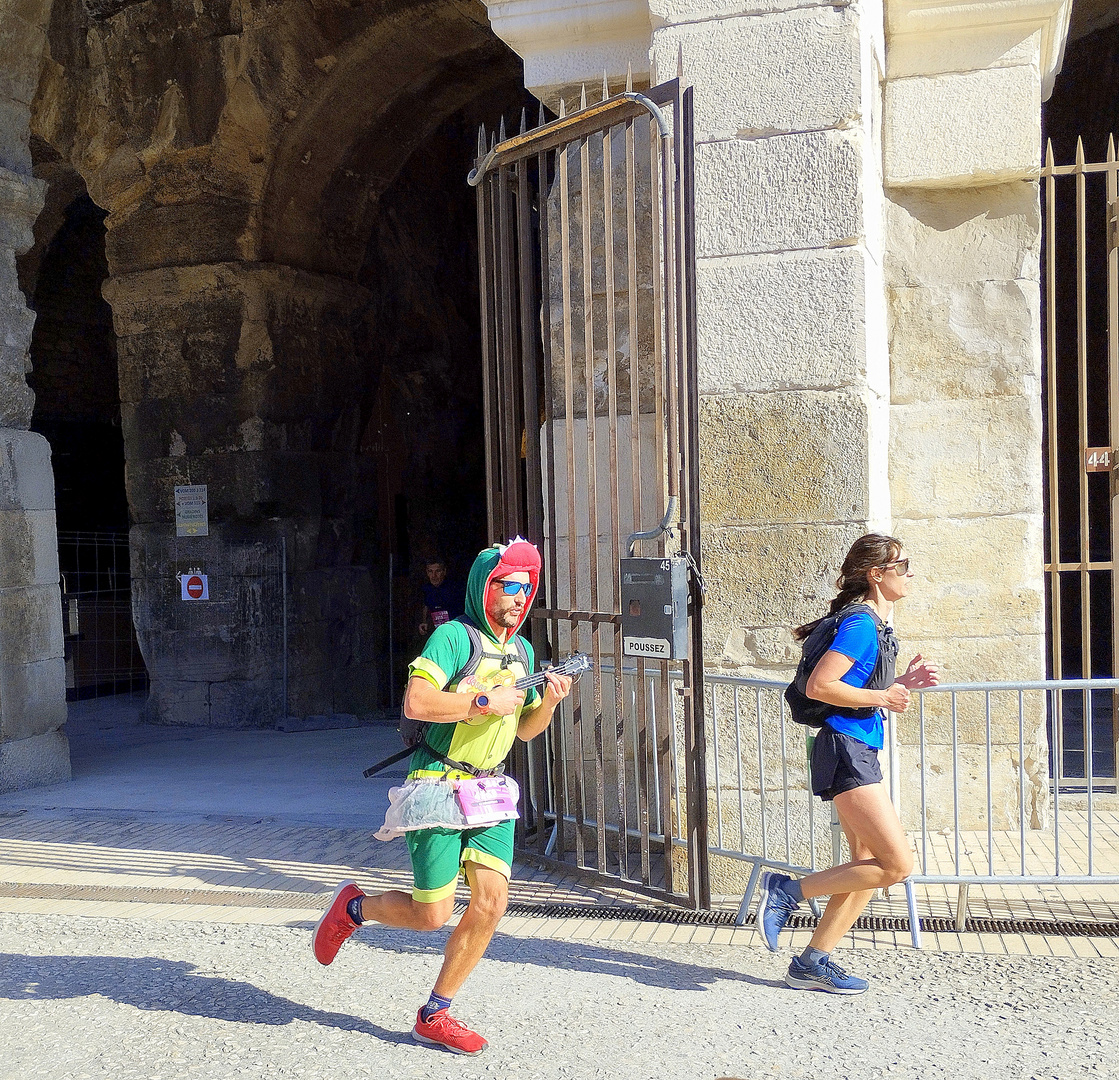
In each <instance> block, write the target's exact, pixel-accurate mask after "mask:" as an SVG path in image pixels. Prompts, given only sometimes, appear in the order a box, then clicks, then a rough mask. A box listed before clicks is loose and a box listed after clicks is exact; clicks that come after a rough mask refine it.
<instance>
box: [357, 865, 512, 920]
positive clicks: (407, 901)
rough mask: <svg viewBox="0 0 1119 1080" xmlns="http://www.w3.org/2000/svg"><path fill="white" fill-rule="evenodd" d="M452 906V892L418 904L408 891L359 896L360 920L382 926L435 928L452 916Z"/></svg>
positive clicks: (391, 891) (453, 905) (453, 899)
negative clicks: (443, 896)
mask: <svg viewBox="0 0 1119 1080" xmlns="http://www.w3.org/2000/svg"><path fill="white" fill-rule="evenodd" d="M498 876H499V877H500V876H501V875H500V874H499V875H498ZM454 909H455V898H454V895H453V894H452V895H451V896H447V897H445V898H444V899H442V900H436V901H435V903H433V904H421V903H420V902H419V901H418V900H414V899H413V898H412V896H411V894H410V893H406V892H399V891H398V890H396V889H393V890H390V891H389V892H383V893H376V894H375V895H371V896H363V897H362V898H361V918H362V921H363V922H370V921H372V922H379V923H381V925H382V926H395V927H398V928H399V929H402V930H438V929H439V927H441V926H442V925H443V924H444V923H445V922H446V921H447V920H448V919H449V918H450V917H451V913H452V912H453V911H454Z"/></svg>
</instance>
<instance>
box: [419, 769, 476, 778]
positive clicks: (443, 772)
mask: <svg viewBox="0 0 1119 1080" xmlns="http://www.w3.org/2000/svg"><path fill="white" fill-rule="evenodd" d="M421 776H422V777H433V778H434V779H436V780H441V779H442V778H443V777H444V776H449V777H450V778H451V779H452V780H469V779H470V773H464V772H459V771H458V769H413V770H412V771H411V772H410V773H409V774H408V779H409V780H416V779H419V778H420V777H421Z"/></svg>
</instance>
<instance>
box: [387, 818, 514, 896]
mask: <svg viewBox="0 0 1119 1080" xmlns="http://www.w3.org/2000/svg"><path fill="white" fill-rule="evenodd" d="M515 825H516V822H513V821H500V822H498V823H497V824H496V825H485V826H483V827H482V828H479V829H415V830H413V831H412V832H407V833H405V834H404V836H405V838H406V839H407V841H408V850H409V852H411V855H412V878H413V882H414V884H413V886H412V899H413V900H417V901H418V902H419V903H421V904H434V903H435V902H436V901H438V900H444V899H446V898H447V897H448V896H454V894H455V888H456V886H457V885H458V876H459V874H460V873H464V874H465V871H464V870H463V864H465V863H468V862H471V863H477V865H478V866H485V867H488V868H489V869H490V870H496V871H497V872H498V873H499V874H502V875H504V877H505V878H506V880H508V879H509V878H510V877H511V876H512V873H513V829H514V826H515Z"/></svg>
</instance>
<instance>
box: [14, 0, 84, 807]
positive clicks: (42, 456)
mask: <svg viewBox="0 0 1119 1080" xmlns="http://www.w3.org/2000/svg"><path fill="white" fill-rule="evenodd" d="M48 11H49V4H48V3H46V2H35V0H31V2H8V0H6V2H4V3H3V4H0V55H3V56H4V58H5V60H4V66H3V70H2V71H0V792H3V791H11V790H14V789H16V788H21V787H30V786H33V785H35V784H47V783H54V782H56V781H59V780H66V779H69V776H70V754H69V747H68V744H67V741H66V736H65V734H64V733H63V732H62V730H61V728H62V725H63V723H64V722H65V720H66V698H65V670H64V662H63V649H62V608H61V602H60V597H59V588H58V550H57V545H56V543H55V522H54V484H53V478H52V475H51V467H50V447H49V446H48V445H47V442H46V440H45V439H44V438H43V437H42V436H40V435H35V434H33V433H32V432H30V431H29V430H28V427H29V426H30V423H31V410H32V407H33V402H34V398H33V395H32V393H31V390H30V389H29V388H28V386H27V382H26V373H27V368H28V352H29V349H30V344H31V331H32V326H33V325H34V316H33V315H32V313H31V312H30V311H29V310H28V308H27V305H26V302H25V298H24V295H23V293H22V292H21V291H20V288H19V283H18V279H17V274H16V263H15V259H16V256H17V255H18V254H20V253H22V252H24V251H26V250H28V249H29V248H30V247H31V246H32V243H33V236H32V231H31V230H32V224H33V222H34V221H35V217H36V215H37V214H38V213H39V210H40V208H41V206H42V202H43V185H42V184H41V183H40V182H39V181H37V180H36V179H35V178H34V177H33V175H32V169H31V155H30V151H29V138H30V129H29V118H30V103H31V98H32V95H33V94H34V92H35V80H36V77H37V74H38V68H39V60H40V57H41V56H42V50H43V43H44V40H45V36H44V27H45V23H46V19H47V15H48Z"/></svg>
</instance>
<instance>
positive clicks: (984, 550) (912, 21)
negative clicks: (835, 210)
mask: <svg viewBox="0 0 1119 1080" xmlns="http://www.w3.org/2000/svg"><path fill="white" fill-rule="evenodd" d="M1070 7H1071V3H1069V0H1044V2H1039V0H1006V2H1005V3H1000V4H997V5H996V4H991V3H985V2H973V3H961V4H954V5H952V6H950V7H948V6H945V5H943V4H939V3H935V2H932V0H887V5H886V29H887V52H886V58H887V66H886V74H887V82H886V85H885V94H884V121H883V127H884V135H883V139H884V171H885V182H886V185H887V193H888V198H889V203H888V213H887V241H886V247H887V251H888V252H889V255H888V258H887V261H886V280H887V293H888V298H889V307H890V333H891V364H892V373H893V374H892V381H891V391H892V394H891V402H892V404H891V425H890V426H891V436H892V437H891V447H890V464H891V472H890V478H891V496H892V500H893V510H894V517H895V527H896V529H897V531H898V533H899V534H900V535H901V536H903V537H904V539H905V541H906V543H907V544H908V545H909V548H910V550H911V551H912V553H913V554H914V555H915V557H916V558H917V564H916V570H917V574H918V578H919V586H918V588H917V590H916V591H915V594H914V597H913V598H912V599H911V600H907V601H906V603H905V604H904V605H899V608H898V625H899V629H900V631H901V634H902V637H903V639H905V638H908V639H911V640H917V641H919V642H920V643H921V646H922V648H923V649H925V650H926V651H928V652H931V653H932V654H933V655H935V656H936V658H937V659H938V660H939V661H940V663H941V664H942V666H943V667H944V669H945V672H946V674H947V675H948V677H949V679H950V680H951V681H953V682H959V681H971V680H976V681H995V680H1015V679H1037V678H1041V677H1043V676H1044V673H1045V661H1044V640H1045V628H1044V597H1043V578H1042V564H1043V561H1044V556H1043V551H1042V528H1043V493H1042V474H1041V446H1042V441H1041V324H1040V282H1039V272H1040V266H1039V254H1040V239H1041V223H1040V206H1039V200H1038V184H1037V177H1038V168H1039V164H1040V161H1041V101H1042V99H1043V97H1044V96H1046V95H1047V94H1048V92H1049V89H1050V88H1051V86H1052V81H1053V78H1054V75H1055V73H1056V71H1057V70H1059V67H1060V60H1061V55H1062V50H1063V45H1064V38H1065V34H1066V33H1067V26H1068V16H1069V9H1070ZM938 704H943V703H938ZM1004 704H1005V703H1004ZM980 711H981V704H980V703H976V705H975V708H974V709H970V711H969V712H968V715H966V716H962V717H961V724H962V728H961V732H962V738H963V741H964V744H965V745H964V746H963V748H962V750H961V755H962V772H961V783H962V790H963V800H964V805H965V820H964V825H965V827H967V828H973V827H980V826H984V825H985V824H986V820H985V819H986V810H985V806H984V803H985V791H984V787H985V781H986V765H985V761H984V756H985V751H984V750H983V742H984V732H983V729H984V721H983V720H982V718H981V717H980V716H978V712H980ZM926 713H927V717H926V719H927V721H928V724H927V728H928V732H929V735H928V740H929V745H930V750H929V752H930V754H933V755H936V754H937V753H940V754H941V755H942V757H944V761H943V764H945V765H946V766H950V761H949V760H948V756H949V747H948V745H947V742H948V741H950V729H949V727H948V725H947V723H946V722H945V721H946V717H944V716H941V715H939V714H938V713H937V710H936V709H935V708H934V710H933V714H929V713H928V709H926ZM1027 721H1028V725H1029V726H1028V729H1027V733H1026V750H1025V760H1024V763H1023V765H1024V769H1025V772H1026V774H1027V776H1028V777H1029V779H1030V781H1031V782H1032V783H1031V786H1030V790H1029V791H1028V792H1027V793H1026V799H1027V819H1028V820H1030V821H1032V822H1033V823H1035V824H1041V823H1042V822H1043V821H1044V819H1045V808H1046V805H1047V804H1046V797H1047V795H1048V748H1047V746H1046V733H1045V723H1044V715H1043V710H1041V708H1040V702H1032V703H1031V708H1030V710H1029V711H1028V712H1027ZM907 735H908V738H909V740H910V741H912V740H913V738H914V737H915V730H914V728H913V726H912V721H911V719H910V720H909V721H908V722H907V720H906V718H903V719H902V724H901V736H902V740H903V743H904V741H905V740H906V736H907ZM992 739H993V742H994V743H995V751H994V765H995V772H996V776H995V799H994V819H995V826H996V828H997V827H1007V826H1010V827H1017V823H1018V783H1017V775H1018V756H1019V755H1018V746H1017V742H1018V722H1017V707H1016V704H1015V707H1014V708H1013V709H998V708H996V711H995V715H994V716H993V731H992ZM938 744H940V745H939V746H938ZM902 759H903V766H904V768H903V772H904V773H905V774H906V775H909V776H912V777H915V775H916V774H915V767H916V751H915V749H914V748H913V747H912V746H910V747H908V748H906V747H905V746H903V748H902ZM940 775H941V776H942V777H943V782H944V787H943V790H939V791H932V792H930V805H931V808H932V813H933V814H934V815H936V814H940V815H941V823H944V822H946V821H947V820H948V818H949V816H950V802H951V779H952V778H951V769H950V767H948V768H945V769H944V770H942V771H941V773H940Z"/></svg>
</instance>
